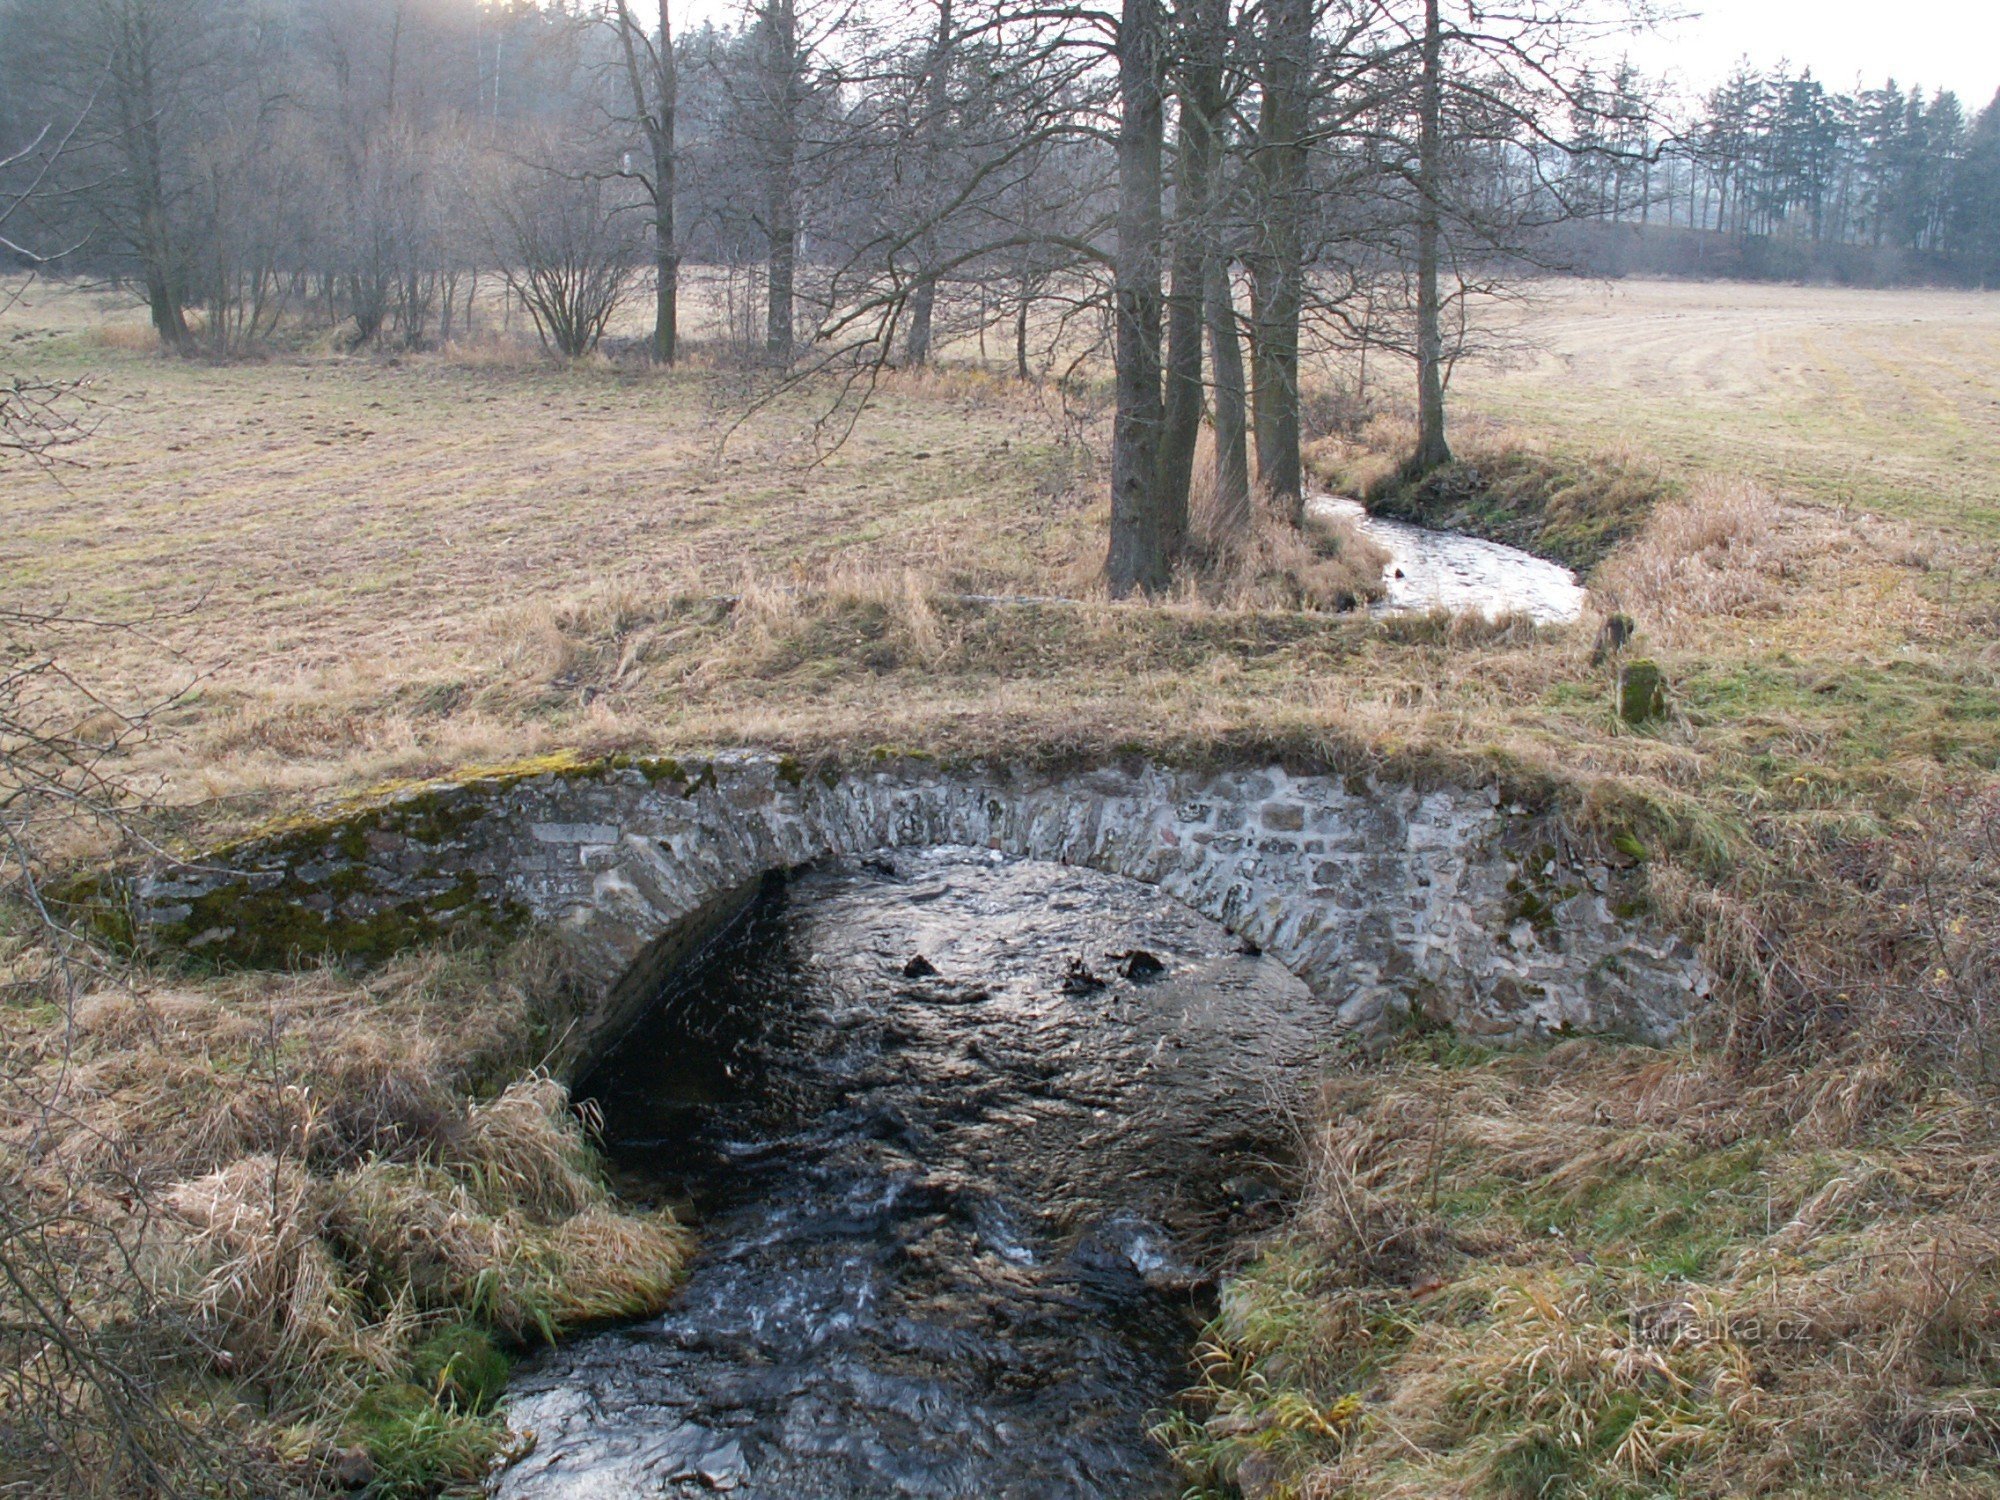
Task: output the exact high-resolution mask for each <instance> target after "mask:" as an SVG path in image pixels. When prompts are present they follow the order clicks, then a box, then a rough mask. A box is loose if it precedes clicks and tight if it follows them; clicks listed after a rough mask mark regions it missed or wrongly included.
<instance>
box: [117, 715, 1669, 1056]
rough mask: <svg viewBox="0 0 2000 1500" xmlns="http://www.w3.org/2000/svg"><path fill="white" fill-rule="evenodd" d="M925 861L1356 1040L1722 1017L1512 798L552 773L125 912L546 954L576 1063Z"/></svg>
mask: <svg viewBox="0 0 2000 1500" xmlns="http://www.w3.org/2000/svg"><path fill="white" fill-rule="evenodd" d="M939 844H965V845H972V846H977V847H984V848H993V849H999V850H1003V851H1005V852H1007V853H1009V854H1014V855H1021V856H1025V857H1028V858H1033V859H1041V860H1052V861H1060V862H1066V863H1070V864H1079V865H1088V866H1090V867H1092V868H1095V869H1098V870H1103V871H1107V872H1110V873H1112V874H1116V875H1122V876H1126V877H1128V878H1130V879H1134V880H1140V881H1145V882H1147V883H1149V884H1154V885H1157V886H1159V887H1161V888H1162V889H1163V890H1165V891H1167V892H1168V893H1169V894H1171V895H1173V896H1175V897H1176V898H1178V899H1179V900H1181V901H1183V902H1185V903H1186V904H1187V905H1188V906H1190V907H1192V908H1193V909H1194V910H1196V911H1198V912H1200V913H1202V914H1203V915H1205V916H1208V917H1211V918H1213V919H1214V920H1216V921H1218V922H1220V923H1222V924H1223V925H1224V926H1226V927H1227V928H1229V929H1230V930H1231V931H1233V932H1235V933H1237V934H1238V935H1240V936H1241V937H1243V938H1245V939H1246V940H1248V941H1250V942H1253V943H1255V944H1256V945H1258V946H1259V947H1261V948H1262V949H1263V950H1264V951H1266V952H1268V953H1270V954H1272V955H1273V956H1275V957H1276V958H1278V959H1279V960H1280V961H1282V962H1283V963H1285V964H1286V965H1287V966H1289V967H1290V968H1291V969H1292V970H1293V971H1294V972H1295V973H1297V974H1298V975H1299V976H1300V977H1301V978H1303V979H1304V980H1305V981H1306V983H1307V984H1308V986H1309V987H1310V988H1311V989H1312V990H1313V992H1314V993H1315V994H1316V995H1318V996H1319V997H1320V998H1321V999H1322V1000H1323V1001H1324V1002H1325V1003H1326V1004H1327V1006H1328V1010H1329V1018H1330V1027H1337V1028H1339V1029H1342V1030H1346V1031H1351V1032H1354V1033H1358V1034H1361V1035H1364V1036H1365V1035H1367V1034H1369V1033H1371V1032H1374V1031H1377V1030H1379V1029H1380V1028H1381V1027H1383V1026H1384V1025H1385V1024H1386V1023H1388V1022H1390V1021H1391V1020H1392V1019H1393V1018H1394V1017H1396V1016H1397V1015H1399V1014H1406V1013H1409V1012H1412V1011H1414V1012H1417V1013H1420V1014H1422V1015H1424V1016H1426V1017H1427V1018H1429V1019H1431V1020H1434V1021H1437V1022H1446V1023H1449V1024H1451V1025H1453V1026H1455V1027H1458V1028H1459V1029H1461V1030H1462V1031H1464V1032H1466V1033H1468V1034H1470V1035H1473V1036H1477V1037H1480V1038H1485V1039H1489V1040H1493V1041H1526V1040H1532V1039H1534V1038H1536V1037H1540V1036H1546V1035H1551V1034H1562V1033H1567V1032H1571V1031H1576V1032H1586V1033H1609V1034H1615V1035H1621V1036H1625V1037H1630V1038H1633V1039H1636V1040H1643V1041H1651V1042H1661V1041H1665V1040H1667V1039H1668V1038H1670V1037H1671V1036H1672V1035H1673V1034H1674V1033H1675V1032H1676V1031H1677V1030H1678V1029H1679V1028H1680V1026H1681V1025H1682V1023H1683V1022H1684V1021H1685V1020H1686V1019H1687V1017H1688V1016H1689V1014H1690V1013H1691V1011H1692V1010H1693V1008H1694V1007H1695V1005H1696V1004H1697V1003H1698V1002H1699V1000H1700V999H1701V997H1702V996H1703V995H1704V994H1705V993H1706V988H1707V981H1706V979H1705V978H1704V974H1703V971H1702V969H1701V967H1700V965H1699V963H1698V961H1697V960H1696V957H1695V955H1694V953H1693V952H1692V950H1691V949H1689V948H1688V946H1687V945H1686V944H1685V943H1684V942H1682V941H1681V940H1679V939H1678V938H1676V937H1674V936H1672V935H1670V934H1668V933H1665V932H1662V931H1659V930H1656V929H1655V928H1653V927H1652V926H1650V925H1649V924H1648V923H1647V921H1646V920H1645V919H1644V918H1643V917H1642V916H1640V915H1637V913H1638V912H1639V911H1640V910H1641V908H1642V904H1643V903H1642V902H1641V901H1640V899H1639V893H1638V890H1637V888H1636V881H1635V877H1633V876H1632V875H1631V874H1629V873H1627V872H1621V871H1618V870H1614V869H1612V868H1610V867H1609V866H1607V865H1604V864H1601V863H1595V862H1591V861H1588V860H1586V859H1582V858H1579V857H1578V856H1576V855H1574V854H1573V853H1571V852H1570V851H1569V850H1568V849H1567V848H1566V845H1565V841H1564V840H1562V839H1561V838H1559V837H1557V836H1556V835H1555V834H1554V832H1553V831H1552V826H1551V824H1550V822H1549V820H1548V819H1547V818H1545V817H1543V816H1539V815H1536V814H1534V813H1531V812H1529V811H1527V810H1525V809H1522V808H1519V807H1513V806H1509V805H1507V804H1506V803H1505V802H1504V801H1503V799H1502V798H1501V796H1500V794H1499V793H1498V792H1497V791H1496V790H1494V789H1492V788H1456V789H1454V788H1449V787H1447V788H1436V789H1419V788H1417V787H1413V786H1408V785H1398V784H1390V783H1383V782H1379V781H1377V780H1375V779H1373V778H1360V777H1337V776H1327V775H1294V774H1290V773H1288V772H1287V771H1285V770H1283V769H1281V768H1278V767H1275V766H1271V767H1262V768H1250V769H1237V770H1185V769H1174V768H1169V767H1165V766H1161V765H1155V764H1151V763H1147V762H1144V761H1140V760H1137V759H1134V760H1131V761H1128V762H1125V763H1122V764H1118V765H1114V766H1108V767H1102V768H1099V769H1092V770H1073V771H1036V770H1026V769H1019V768H1006V767H971V768H952V767H947V766H943V765H940V764H938V763H935V762H931V761H927V760H921V759H899V760H888V761H878V762H871V763H869V764H868V765H867V766H865V767H863V768H859V769H856V768H849V769H845V770H839V771H836V770H833V769H809V768H806V767H804V766H801V765H799V764H798V763H797V762H795V761H793V760H791V759H789V758H786V757H782V756H777V755H769V754H762V753H754V752H742V753H729V754H724V755H720V756H717V757H715V758H713V759H710V760H702V761H677V760H671V759H665V758H660V759H638V758H633V757H625V756H619V757H613V758H611V759H609V760H605V761H598V762H589V763H571V762H565V761H554V762H547V763H543V764H541V765H530V766H526V767H521V768H516V769H514V770H512V771H508V772H505V773H495V774H492V775H487V776H473V777H470V778H468V779H465V780H462V781H456V782H450V783H442V784H433V785H427V786H424V787H421V788H417V789H414V790H411V791H409V792H406V793H404V794H402V795H400V796H390V797H386V798H384V799H383V800H381V801H379V802H376V803H372V804H369V805H366V806H362V807H358V808H356V809H353V810H350V811H347V812H343V813H340V814H337V815H334V816H330V817H327V818H324V819H316V820H313V821H309V822H300V823H297V824H294V825H291V826H289V827H281V828H279V829H277V830H275V831H273V832H270V833H268V834H265V835H263V836H260V837H257V838H254V839H251V840H248V841H246V842H244V843H241V844H238V845H235V846H232V847H230V848H228V849H225V850H221V851H218V852H217V853H216V854H214V855H213V856H211V857H210V858H208V859H207V860H204V861H202V862H199V863H189V864H185V865H181V866H177V867H174V868H170V869H167V870H164V871H162V872H159V873H156V874H154V875H151V876H149V877H147V878H145V879H144V880H142V881H140V882H139V883H138V884H137V886H136V888H135V890H134V896H135V901H134V908H135V917H136V920H137V921H138V923H139V924H140V925H141V926H143V927H146V928H150V929H151V931H152V933H153V934H154V936H155V937H156V938H157V939H159V940H161V941H164V942H167V943H170V944H173V945H178V946H181V947H184V948H186V949H189V950H191V951H193V952H196V953H208V954H211V955H213V956H215V957H217V958H218V959H222V960H225V961H233V962H239V963H253V964H254V963H270V962H279V961H284V960H286V959H292V958H297V957H299V956H302V955H303V956H312V955H319V954H338V955H345V956H347V957H350V958H352V959H356V960H361V961H365V960H367V959H369V958H371V957H375V956H379V955H381V954H383V953H386V952H388V951H391V950H393V949H396V948H399V947H402V946H405V945H407V944H409V943H412V942H416V941H421V940H423V939H425V938H427V937H434V936H437V935H438V934H440V933H443V932H449V931H452V930H455V929H460V928H468V927H488V928H495V929H500V930H511V929H520V928H523V927H526V926H530V925H543V926H547V927H552V928H554V929H557V930H559V931H560V932H562V933H563V934H565V935H566V937H567V938H568V940H569V941H571V942H572V943H573V944H574V945H575V946H576V948H577V949H578V951H579V952H580V954H581V955H582V958H583V960H584V962H585V963H586V965H587V966H588V968H589V970H590V971H591V972H592V973H593V974H594V975H595V976H596V977H597V979H598V980H599V981H600V982H601V985H602V991H603V996H604V998H603V1000H602V1001H601V1003H600V1004H599V1005H598V1006H597V1008H596V1010H595V1012H594V1013H593V1014H592V1015H590V1016H588V1017H586V1020H585V1038H584V1046H585V1049H586V1051H588V1050H593V1049H594V1048H595V1047H596V1046H598V1045H601V1044H602V1043H604V1042H605V1041H608V1040H609V1039H610V1037H611V1036H612V1035H614V1034H615V1033H616V1032H617V1031H618V1030H621V1029H622V1028H623V1027H624V1025H626V1024H628V1023H629V1021H630V1020H631V1019H632V1018H633V1017H634V1016H635V1015H636V1013H637V1011H638V1010H639V1009H640V1008H642V1007H643V1005H644V1004H645V1002H646V1000H647V999H648V997H649V996H650V995H651V994H652V993H653V992H654V991H655V989H656V986H657V982H658V980H659V979H660V978H661V977H663V975H664V973H665V972H666V971H667V970H668V969H670V968H671V967H672V965H673V964H674V963H676V962H677V961H678V960H679V959H680V958H681V957H683V956H685V954H686V953H688V952H689V951H690V950H691V949H692V947H693V946H694V945H695V944H697V943H698V942H699V941H700V940H701V939H702V938H703V937H704V936H705V935H706V934H707V933H709V932H712V931H713V930H714V929H715V927H716V926H717V924H718V923H719V922H720V921H721V920H722V919H723V918H724V917H726V916H727V915H728V914H730V913H731V912H733V911H734V910H735V909H738V908H740V906H741V905H742V904H743V902H744V901H745V900H747V897H748V895H749V894H750V893H751V892H753V891H754V890H755V889H756V888H757V886H758V884H759V883H760V881H761V880H762V878H763V877H764V876H766V875H767V874H769V873H771V872H773V871H783V870H786V869H790V868H793V867H796V866H799V865H802V864H806V863H809V862H811V861H814V860H817V859H821V858H825V857H827V856H830V855H858V854H865V853H867V852H869V851H871V850H876V849H882V848H885V847H897V846H900V847H919V846H932V845H939Z"/></svg>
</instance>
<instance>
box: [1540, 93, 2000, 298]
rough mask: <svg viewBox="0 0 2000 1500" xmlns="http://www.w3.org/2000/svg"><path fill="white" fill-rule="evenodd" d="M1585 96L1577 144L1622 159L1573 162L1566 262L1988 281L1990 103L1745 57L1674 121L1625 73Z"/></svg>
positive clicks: (1993, 155)
mask: <svg viewBox="0 0 2000 1500" xmlns="http://www.w3.org/2000/svg"><path fill="white" fill-rule="evenodd" d="M1583 95H1584V97H1583V98H1582V99H1581V100H1580V101H1579V108H1578V109H1577V110H1576V112H1575V115H1574V118H1573V121H1572V128H1573V131H1574V134H1575V137H1576V139H1578V140H1579V141H1581V142H1585V143H1589V142H1593V141H1609V142H1611V143H1613V144H1615V145H1616V146H1618V147H1619V148H1621V149H1620V152H1619V153H1618V154H1617V155H1615V156H1610V157H1604V156H1585V157H1582V158H1580V159H1579V160H1580V167H1579V170H1580V174H1581V176H1582V177H1583V179H1584V181H1583V183H1582V185H1581V187H1580V190H1579V193H1578V198H1579V203H1578V206H1579V208H1581V209H1583V210H1584V216H1583V217H1582V218H1580V219H1579V221H1578V224H1577V226H1576V227H1574V228H1571V229H1569V230H1566V231H1565V232H1564V233H1563V234H1562V235H1561V236H1560V237H1559V240H1558V246H1559V249H1558V253H1559V255H1560V256H1561V257H1562V258H1564V259H1566V260H1567V261H1569V262H1570V263H1572V264H1574V265H1576V266H1577V267H1578V268H1580V269H1584V270H1589V271H1611V272H1620V271H1641V270H1644V271H1653V272H1665V273H1672V274H1683V275H1710V276H1749V277H1783V278H1794V279H1804V278H1811V277H1826V278H1829V279H1835V280H1841V281H1850V282H1866V283H1873V284H1880V285H1888V284H1894V283H1899V282H1937V283H1946V284H1950V283H1956V284H1960V285H1967V286H1994V285H2000V95H1996V97H1995V99H1994V100H1993V101H1992V102H1991V103H1989V104H1988V105H1987V106H1986V107H1985V108H1984V109H1983V110H1981V111H1979V112H1978V113H1977V114H1976V115H1974V116H1971V117H1968V114H1967V111H1966V108H1965V105H1964V103H1963V102H1962V101H1961V100H1960V99H1959V98H1958V96H1957V95H1956V94H1953V93H1951V92H1950V91H1949V90H1941V91H1938V92H1934V93H1926V92H1925V91H1924V90H1923V89H1922V88H1916V87H1912V88H1903V87H1901V86H1899V85H1898V84H1897V83H1896V81H1895V80H1894V79H1890V80H1888V81H1886V82H1885V83H1883V84H1882V86H1881V87H1879V88H1856V89H1852V90H1849V91H1847V92H1840V91H1838V90H1834V89H1830V88H1828V87H1827V86H1826V85H1825V84H1824V83H1822V82H1821V81H1820V80H1818V79H1817V78H1815V77H1814V76H1813V74H1812V72H1811V70H1810V69H1808V70H1805V71H1802V72H1798V73H1793V72H1790V71H1789V70H1782V69H1781V70H1778V71H1771V72H1765V71H1760V70H1758V69H1756V68H1753V67H1751V66H1750V65H1749V64H1748V63H1742V64H1739V65H1738V67H1737V68H1736V70H1735V71H1734V72H1733V73H1732V74H1731V76H1730V77H1729V78H1728V79H1727V80H1726V81H1725V82H1724V83H1722V84H1721V85H1719V86H1718V87H1716V88H1715V89H1713V90H1711V91H1710V92H1709V93H1708V94H1707V95H1706V96H1705V97H1704V98H1702V99H1701V100H1700V101H1699V103H1698V104H1697V105H1696V106H1695V107H1694V108H1693V109H1692V110H1691V111H1687V112H1685V113H1684V114H1683V113H1682V112H1679V111H1677V108H1676V105H1675V103H1674V101H1673V100H1671V99H1670V98H1668V97H1666V96H1665V94H1664V92H1663V91H1662V89H1661V88H1660V86H1659V85H1658V84H1657V83H1655V82H1654V81H1652V80H1649V79H1647V78H1646V77H1645V76H1643V75H1642V74H1641V73H1640V72H1639V71H1638V70H1637V69H1635V68H1632V67H1630V66H1629V65H1628V66H1621V67H1619V68H1617V69H1616V70H1614V71H1613V72H1612V73H1611V74H1610V76H1609V77H1608V78H1606V79H1604V80H1602V81H1601V82H1599V81H1593V82H1590V83H1588V84H1586V85H1585V87H1584V90H1583Z"/></svg>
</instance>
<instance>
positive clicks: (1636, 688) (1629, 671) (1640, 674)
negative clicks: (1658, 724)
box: [1618, 656, 1667, 725]
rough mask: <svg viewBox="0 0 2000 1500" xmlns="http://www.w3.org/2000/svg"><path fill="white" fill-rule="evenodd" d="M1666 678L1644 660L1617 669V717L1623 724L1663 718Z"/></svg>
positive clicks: (1647, 660)
mask: <svg viewBox="0 0 2000 1500" xmlns="http://www.w3.org/2000/svg"><path fill="white" fill-rule="evenodd" d="M1666 712H1667V678H1666V674H1665V673H1664V672H1662V671H1661V670H1660V667H1659V663H1658V662H1655V661H1652V660H1650V659H1648V658H1646V657H1643V656H1642V657H1639V658H1638V659H1637V660H1635V661H1628V662H1627V663H1625V665H1624V666H1622V667H1620V668H1619V669H1618V717H1619V718H1621V719H1623V720H1624V721H1625V722H1626V723H1627V724H1632V725H1639V724H1650V723H1652V722H1653V721H1654V720H1655V719H1661V718H1664V717H1666Z"/></svg>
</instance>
